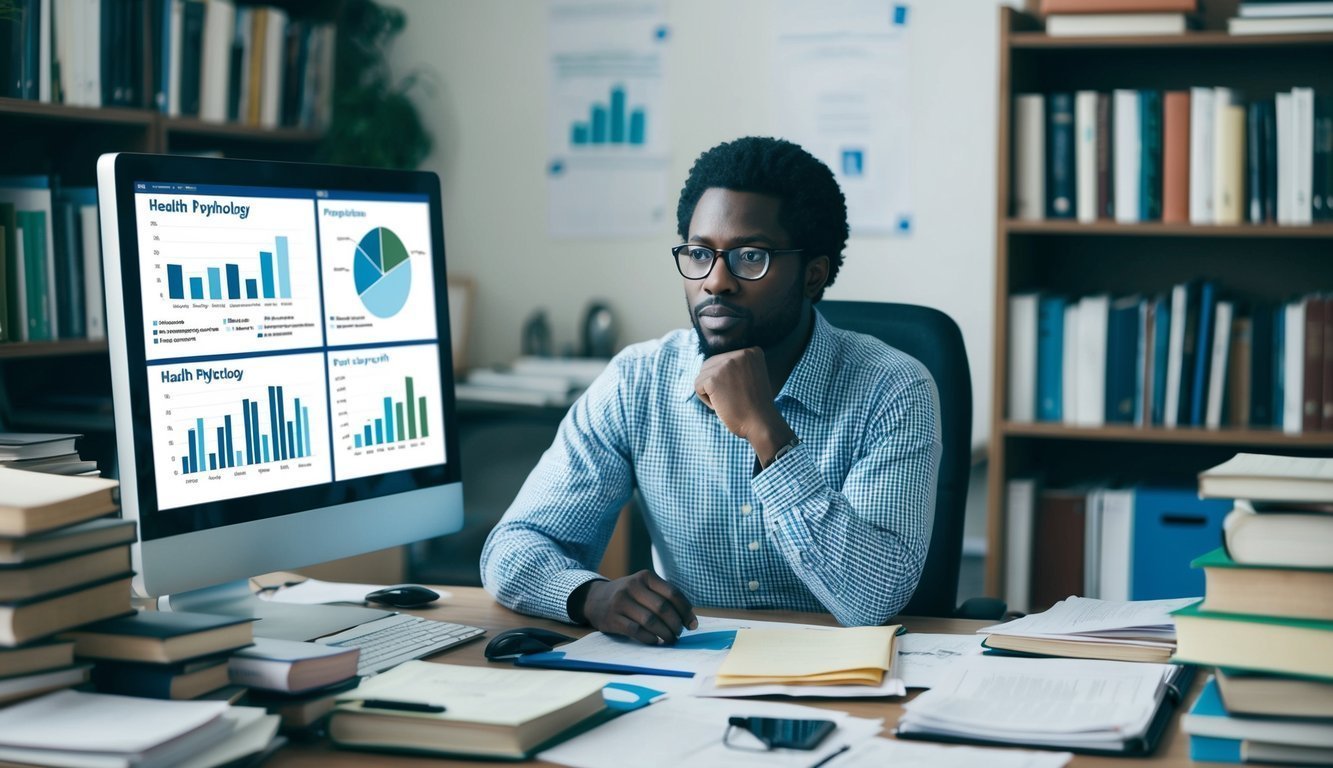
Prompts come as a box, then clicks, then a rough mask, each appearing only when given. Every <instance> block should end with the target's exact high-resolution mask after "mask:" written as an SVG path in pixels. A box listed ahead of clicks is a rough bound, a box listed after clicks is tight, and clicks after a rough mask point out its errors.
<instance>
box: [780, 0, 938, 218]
mask: <svg viewBox="0 0 1333 768" xmlns="http://www.w3.org/2000/svg"><path fill="white" fill-rule="evenodd" d="M776 30H777V44H776V45H775V46H774V47H773V56H774V62H773V68H772V71H773V72H774V83H773V85H774V90H773V105H774V119H775V124H776V125H777V126H778V128H779V130H780V135H781V136H783V137H784V138H787V139H790V140H791V141H794V142H796V143H798V144H800V145H801V146H803V147H805V148H806V149H808V150H810V152H811V153H812V154H814V155H815V156H816V157H818V158H819V159H820V160H823V161H824V162H825V163H827V164H828V166H829V168H831V169H832V170H833V172H834V174H835V175H836V176H837V177H838V183H839V184H840V185H841V186H842V191H843V193H844V194H845V195H846V196H847V218H848V223H849V224H850V225H851V230H852V234H854V235H876V234H881V235H882V234H898V235H909V234H911V232H912V208H911V199H910V194H909V190H910V187H909V186H908V171H909V168H908V158H909V157H910V152H911V145H910V142H909V140H910V136H909V128H910V121H909V106H910V102H909V99H910V96H911V94H910V92H909V88H908V85H909V82H910V81H909V79H908V37H907V34H908V8H907V6H905V5H902V4H899V3H893V2H889V1H888V0H824V2H819V3H811V2H806V1H805V0H782V2H781V3H780V6H779V13H778V24H777V26H776Z"/></svg>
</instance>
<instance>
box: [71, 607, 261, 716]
mask: <svg viewBox="0 0 1333 768" xmlns="http://www.w3.org/2000/svg"><path fill="white" fill-rule="evenodd" d="M64 637H66V638H67V639H69V640H72V641H73V642H74V654H75V656H77V657H78V658H80V659H82V660H86V661H92V662H95V664H94V667H93V672H92V680H93V684H94V685H95V686H96V687H97V690H99V691H101V692H103V693H114V694H121V695H126V696H142V697H146V698H154V699H197V698H200V697H203V696H205V695H206V694H210V693H213V692H214V691H217V690H219V689H221V688H224V687H226V686H227V685H229V684H230V675H229V674H228V668H227V662H228V659H229V657H230V656H231V653H232V652H233V651H235V650H237V649H239V648H243V647H245V646H248V645H250V644H251V643H252V642H253V641H254V630H253V624H252V620H251V619H248V618H237V617H234V616H215V615H212V614H206V613H187V612H184V611H142V612H140V613H136V614H133V615H130V616H123V617H120V618H115V619H110V620H108V621H102V622H98V623H96V624H93V625H91V626H87V627H83V628H81V629H79V630H75V631H73V632H68V633H66V634H65V635H64Z"/></svg>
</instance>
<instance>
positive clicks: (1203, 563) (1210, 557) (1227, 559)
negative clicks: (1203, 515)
mask: <svg viewBox="0 0 1333 768" xmlns="http://www.w3.org/2000/svg"><path fill="white" fill-rule="evenodd" d="M1190 567H1191V568H1244V569H1246V570H1252V571H1317V572H1320V573H1330V572H1333V568H1307V567H1304V566H1298V565H1256V564H1252V563H1238V562H1236V561H1235V560H1232V559H1231V555H1228V554H1227V550H1226V547H1218V548H1217V549H1214V550H1213V551H1212V552H1208V553H1207V554H1203V555H1199V556H1198V557H1196V558H1194V559H1193V560H1191V561H1190Z"/></svg>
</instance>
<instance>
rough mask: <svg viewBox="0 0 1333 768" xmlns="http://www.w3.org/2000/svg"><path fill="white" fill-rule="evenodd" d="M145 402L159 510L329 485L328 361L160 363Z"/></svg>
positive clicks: (314, 357) (281, 358)
mask: <svg viewBox="0 0 1333 768" xmlns="http://www.w3.org/2000/svg"><path fill="white" fill-rule="evenodd" d="M437 386H438V385H437ZM148 395H149V400H150V402H152V404H153V411H154V412H153V414H152V423H153V455H154V458H155V460H156V463H157V467H156V472H155V474H156V476H157V493H158V506H159V508H161V509H169V508H173V507H180V506H186V505H189V504H200V503H204V502H210V501H216V500H219V499H232V498H236V497H239V496H250V495H252V494H256V493H268V492H270V491H281V490H286V489H289V488H299V487H301V486H306V485H313V484H314V483H324V482H329V481H330V480H331V479H332V462H331V460H330V456H329V428H328V416H327V414H328V395H327V390H326V389H325V383H324V365H323V359H322V355H319V354H298V355H277V356H266V357H254V358H241V359H227V360H221V361H202V362H188V363H179V364H172V363H169V364H165V365H161V366H154V367H152V368H150V369H149V376H148Z"/></svg>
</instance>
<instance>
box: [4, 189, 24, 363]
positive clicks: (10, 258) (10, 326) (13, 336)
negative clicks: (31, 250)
mask: <svg viewBox="0 0 1333 768" xmlns="http://www.w3.org/2000/svg"><path fill="white" fill-rule="evenodd" d="M0 230H3V232H0V245H3V248H4V251H5V259H4V264H3V265H0V266H3V268H4V269H3V271H2V272H0V312H3V313H4V314H3V315H2V316H0V326H3V328H4V332H3V334H0V338H3V340H5V341H22V340H23V338H24V336H23V328H24V327H25V326H26V325H27V324H28V321H27V318H24V317H23V316H22V315H21V314H20V313H19V307H20V306H21V304H20V302H19V301H18V299H17V298H16V297H15V296H14V291H19V290H23V286H21V285H19V281H18V277H17V274H16V273H17V271H18V245H17V243H16V240H17V238H18V233H19V230H18V222H17V221H16V219H15V216H14V204H13V203H0Z"/></svg>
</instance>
